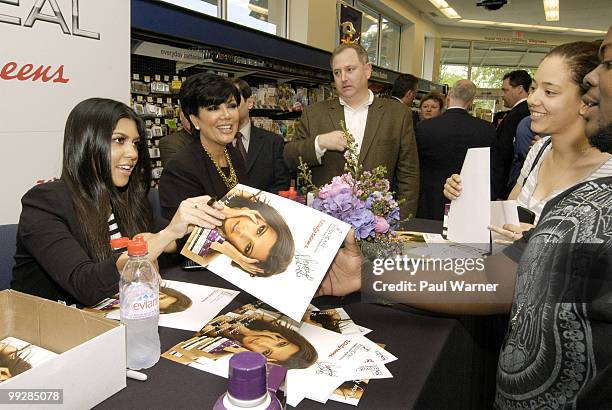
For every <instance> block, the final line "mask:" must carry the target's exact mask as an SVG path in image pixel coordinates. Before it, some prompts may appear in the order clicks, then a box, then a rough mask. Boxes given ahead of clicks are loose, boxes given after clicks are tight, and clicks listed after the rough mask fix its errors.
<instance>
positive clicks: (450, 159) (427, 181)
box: [416, 108, 495, 220]
mask: <svg viewBox="0 0 612 410" xmlns="http://www.w3.org/2000/svg"><path fill="white" fill-rule="evenodd" d="M494 139H495V127H493V125H492V124H491V123H489V122H487V121H483V120H481V119H479V118H475V117H472V116H471V115H470V114H468V113H467V111H465V110H463V109H461V108H451V109H450V110H447V111H446V112H445V113H444V114H442V115H440V116H439V117H435V118H432V119H429V120H424V121H420V122H419V123H418V124H417V128H416V141H417V149H418V151H419V164H420V168H421V190H420V192H419V207H418V212H417V217H419V218H427V219H438V220H442V219H443V217H444V204H445V203H446V202H448V201H447V199H446V198H445V197H444V194H443V193H442V191H443V190H444V182H445V181H446V178H448V177H449V176H450V175H451V174H455V173H459V172H460V171H461V166H462V165H463V160H464V159H465V154H466V153H467V150H468V149H469V148H477V147H490V146H491V145H492V144H493V141H494Z"/></svg>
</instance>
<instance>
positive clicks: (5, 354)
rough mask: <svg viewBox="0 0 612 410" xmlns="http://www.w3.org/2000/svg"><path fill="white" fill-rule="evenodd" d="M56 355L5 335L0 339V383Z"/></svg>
mask: <svg viewBox="0 0 612 410" xmlns="http://www.w3.org/2000/svg"><path fill="white" fill-rule="evenodd" d="M57 356H58V354H57V353H54V352H51V351H49V350H47V349H43V348H42V347H40V346H36V345H33V344H31V343H28V342H26V341H24V340H21V339H18V338H16V337H10V336H9V337H6V338H4V339H2V340H0V383H2V382H3V381H5V380H8V379H10V378H12V377H15V376H17V375H18V374H21V373H23V372H25V371H28V370H30V369H31V368H32V367H36V366H38V365H39V364H41V363H44V362H46V361H47V360H51V359H53V358H54V357H57ZM0 386H1V384H0Z"/></svg>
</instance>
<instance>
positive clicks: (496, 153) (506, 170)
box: [491, 70, 531, 199]
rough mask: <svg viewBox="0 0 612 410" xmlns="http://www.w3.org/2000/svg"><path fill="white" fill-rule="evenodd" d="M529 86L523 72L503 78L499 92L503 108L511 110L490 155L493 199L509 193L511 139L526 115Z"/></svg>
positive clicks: (529, 80) (512, 156)
mask: <svg viewBox="0 0 612 410" xmlns="http://www.w3.org/2000/svg"><path fill="white" fill-rule="evenodd" d="M530 86H531V76H530V75H529V73H528V72H527V71H525V70H516V71H511V72H509V73H507V74H506V75H504V81H503V83H502V91H503V93H504V97H503V99H504V105H505V106H506V107H508V108H511V110H510V112H509V113H508V114H507V115H506V116H505V117H504V119H503V120H502V122H501V123H500V124H499V126H498V127H497V136H496V139H495V144H494V145H493V152H492V155H491V167H492V170H493V171H492V175H491V189H492V192H493V195H494V196H495V198H499V199H506V198H508V194H509V193H510V191H511V190H512V188H513V187H512V186H510V187H509V186H508V179H509V177H510V168H512V161H513V159H514V138H515V137H516V127H517V126H518V124H519V122H521V120H522V119H523V118H525V117H526V116H528V115H529V108H528V107H527V96H528V95H529V87H530Z"/></svg>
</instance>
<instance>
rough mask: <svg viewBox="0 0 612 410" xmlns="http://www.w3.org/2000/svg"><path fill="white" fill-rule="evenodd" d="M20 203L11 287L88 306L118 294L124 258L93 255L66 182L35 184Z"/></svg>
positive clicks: (52, 298) (68, 302)
mask: <svg viewBox="0 0 612 410" xmlns="http://www.w3.org/2000/svg"><path fill="white" fill-rule="evenodd" d="M21 204H22V210H21V216H20V218H19V227H18V230H17V252H16V253H15V267H14V268H13V280H12V282H11V288H12V289H15V290H18V291H20V292H25V293H29V294H32V295H36V296H40V297H43V298H47V299H51V300H63V301H64V302H66V303H67V304H74V303H79V304H82V305H84V306H92V305H94V304H96V303H98V302H100V301H101V300H102V299H104V298H107V297H110V296H112V295H114V294H116V293H117V292H118V289H119V287H118V284H119V272H118V271H117V266H116V265H115V263H116V262H117V258H118V257H119V255H114V256H112V257H110V258H108V259H106V260H104V261H102V262H96V261H95V260H94V258H93V256H92V255H90V253H89V250H88V249H87V246H86V245H85V243H86V242H85V237H84V235H83V231H82V229H81V225H80V223H79V221H78V220H77V217H76V213H75V211H74V206H73V205H72V200H71V196H70V192H69V191H68V188H67V187H66V184H65V183H64V181H62V180H58V181H53V182H47V183H45V184H41V185H36V186H35V187H34V188H32V189H30V190H29V191H28V192H27V193H26V194H25V195H24V196H23V198H22V199H21ZM109 238H110V234H109Z"/></svg>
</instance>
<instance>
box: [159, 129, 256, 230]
mask: <svg viewBox="0 0 612 410" xmlns="http://www.w3.org/2000/svg"><path fill="white" fill-rule="evenodd" d="M227 151H228V153H229V156H230V159H231V160H232V164H233V165H234V169H235V171H236V176H237V177H238V183H240V184H244V185H249V182H250V181H249V179H248V177H247V175H246V172H245V170H244V163H243V161H242V157H241V156H240V154H239V153H238V151H237V150H236V148H234V147H233V146H232V144H227ZM228 191H229V189H228V188H227V186H225V183H224V182H223V179H221V176H220V175H219V174H218V173H217V169H216V168H215V165H214V164H213V162H212V161H211V160H210V158H209V157H208V154H207V153H206V151H205V150H204V148H203V147H202V144H200V140H197V141H194V142H193V143H191V144H189V145H187V146H186V147H184V148H183V149H181V150H180V151H179V152H177V153H176V155H174V157H172V159H171V160H170V162H168V165H167V166H166V167H165V168H164V171H163V172H162V176H161V179H160V180H159V203H160V205H161V211H162V216H163V217H164V218H166V219H168V220H171V219H172V217H173V216H174V214H175V213H176V210H177V209H178V207H179V205H180V204H181V202H182V201H183V200H184V199H187V198H193V197H196V196H202V195H210V196H211V197H213V198H216V199H221V198H222V197H223V196H224V195H225V194H227V192H228Z"/></svg>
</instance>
